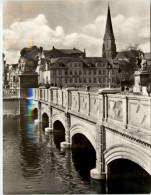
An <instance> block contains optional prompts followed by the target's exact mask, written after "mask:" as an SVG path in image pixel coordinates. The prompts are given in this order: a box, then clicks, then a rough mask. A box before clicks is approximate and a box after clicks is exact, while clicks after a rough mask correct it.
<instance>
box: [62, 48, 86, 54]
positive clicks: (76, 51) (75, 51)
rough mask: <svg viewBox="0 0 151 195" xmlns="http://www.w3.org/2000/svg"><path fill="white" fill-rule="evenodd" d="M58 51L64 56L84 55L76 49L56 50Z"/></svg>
mask: <svg viewBox="0 0 151 195" xmlns="http://www.w3.org/2000/svg"><path fill="white" fill-rule="evenodd" d="M58 50H59V51H61V52H63V53H65V54H73V53H78V54H82V53H84V52H83V51H80V50H79V49H76V48H73V49H58Z"/></svg>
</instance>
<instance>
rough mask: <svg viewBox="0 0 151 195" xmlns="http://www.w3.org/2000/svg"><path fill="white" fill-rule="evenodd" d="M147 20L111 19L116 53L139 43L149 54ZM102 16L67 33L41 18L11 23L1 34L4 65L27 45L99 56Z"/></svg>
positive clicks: (100, 50)
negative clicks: (79, 51) (52, 26)
mask: <svg viewBox="0 0 151 195" xmlns="http://www.w3.org/2000/svg"><path fill="white" fill-rule="evenodd" d="M149 22H150V21H149V19H148V18H147V17H139V16H133V17H129V18H127V17H125V16H124V15H122V14H120V15H117V16H115V17H113V19H112V23H113V30H114V34H115V39H116V44H117V50H118V51H120V50H121V49H124V48H125V46H126V45H129V44H130V43H131V44H132V43H140V46H141V48H142V49H144V51H145V52H149V51H150V23H149ZM105 24H106V16H104V15H102V16H101V15H100V16H97V17H96V19H95V20H94V21H93V22H91V23H88V24H86V25H85V26H83V27H82V28H81V29H80V30H79V32H73V33H69V34H67V33H66V32H65V31H64V28H63V27H62V26H56V28H55V29H52V28H51V27H50V26H49V25H48V21H47V18H46V16H45V15H43V14H39V15H38V16H37V17H35V18H32V19H28V20H25V21H22V22H15V23H13V24H12V25H10V27H9V28H8V29H4V31H3V46H4V52H5V54H6V60H7V63H17V61H18V58H19V51H20V50H21V49H22V48H24V47H27V46H30V45H37V46H38V47H39V46H43V47H44V49H51V48H52V46H55V47H56V48H74V47H76V48H79V49H81V50H83V49H84V48H85V49H86V52H87V56H101V55H102V43H103V36H104V32H105Z"/></svg>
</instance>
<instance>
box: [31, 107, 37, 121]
mask: <svg viewBox="0 0 151 195" xmlns="http://www.w3.org/2000/svg"><path fill="white" fill-rule="evenodd" d="M31 115H32V118H33V119H37V118H38V109H37V108H33V109H32V111H31Z"/></svg>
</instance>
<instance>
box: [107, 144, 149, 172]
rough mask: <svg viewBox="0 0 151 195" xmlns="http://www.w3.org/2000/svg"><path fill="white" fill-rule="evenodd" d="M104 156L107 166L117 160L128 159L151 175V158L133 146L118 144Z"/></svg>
mask: <svg viewBox="0 0 151 195" xmlns="http://www.w3.org/2000/svg"><path fill="white" fill-rule="evenodd" d="M104 154H105V155H104V157H105V163H106V165H108V164H109V163H110V162H112V161H114V160H116V159H127V160H130V161H132V162H134V163H136V164H137V165H139V166H140V167H142V168H143V169H144V170H145V171H146V172H147V173H149V174H150V175H151V167H150V162H151V156H149V155H148V154H146V153H144V151H142V150H140V149H139V148H136V147H134V146H133V145H122V144H118V145H115V146H112V147H110V148H108V149H107V150H106V151H105V153H104Z"/></svg>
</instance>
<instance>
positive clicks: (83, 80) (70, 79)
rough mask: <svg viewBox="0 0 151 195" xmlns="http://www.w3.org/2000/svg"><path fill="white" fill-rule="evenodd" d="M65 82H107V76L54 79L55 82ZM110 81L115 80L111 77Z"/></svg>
mask: <svg viewBox="0 0 151 195" xmlns="http://www.w3.org/2000/svg"><path fill="white" fill-rule="evenodd" d="M63 81H64V82H65V83H97V82H98V83H108V77H101V78H98V80H97V78H87V79H86V78H83V79H82V78H72V77H71V78H57V79H55V82H59V83H62V82H63ZM111 81H112V82H115V78H114V77H113V78H112V79H111Z"/></svg>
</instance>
